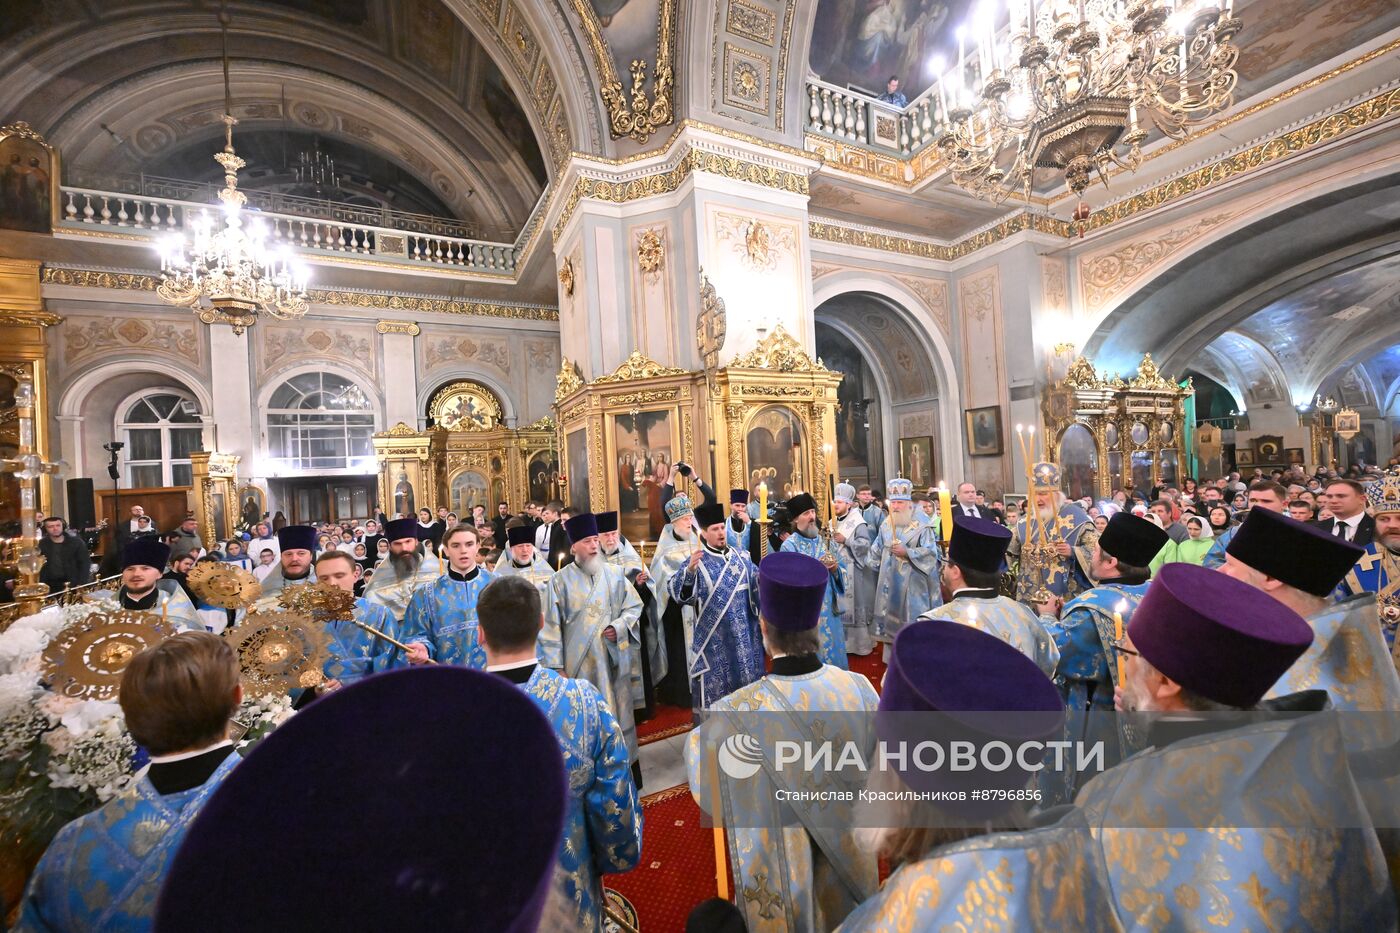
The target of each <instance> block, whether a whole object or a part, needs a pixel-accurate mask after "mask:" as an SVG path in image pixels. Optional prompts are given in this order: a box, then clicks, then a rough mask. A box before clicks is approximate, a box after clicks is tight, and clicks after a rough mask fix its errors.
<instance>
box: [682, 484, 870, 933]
mask: <svg viewBox="0 0 1400 933" xmlns="http://www.w3.org/2000/svg"><path fill="white" fill-rule="evenodd" d="M699 511H700V510H699V509H697V510H696V512H697V513H698V512H699ZM830 578H831V573H830V570H829V569H828V568H827V567H826V566H824V565H823V564H822V563H821V562H820V561H818V560H816V559H815V558H811V557H808V556H807V555H805V554H795V553H792V552H779V553H777V554H770V555H768V556H767V557H765V558H764V559H763V563H762V564H761V565H760V566H759V580H758V587H759V605H760V614H759V620H760V629H761V632H762V637H763V643H764V645H765V646H766V647H767V650H768V651H769V653H771V654H772V655H773V670H772V673H770V674H768V675H767V676H764V677H762V678H760V679H759V680H756V681H755V682H753V683H751V684H749V685H748V686H745V687H741V688H740V689H738V690H736V691H735V692H734V693H731V694H730V695H729V696H727V697H725V698H723V699H721V700H718V701H716V702H715V703H713V704H712V705H711V707H710V711H709V714H708V716H707V724H706V725H705V726H704V727H703V728H701V729H697V730H694V731H692V732H691V733H690V738H689V739H688V740H687V742H686V747H685V765H686V775H687V778H688V781H689V784H690V793H691V796H693V797H694V798H695V802H696V803H697V804H698V805H699V806H700V808H701V809H703V810H705V811H706V812H707V813H709V814H710V816H711V818H712V819H713V820H714V821H715V823H716V824H717V825H722V826H723V827H724V831H725V839H726V842H727V843H728V846H729V854H730V858H731V861H732V863H733V877H734V890H735V891H737V892H740V895H741V896H740V897H738V898H737V899H736V900H737V903H738V905H739V907H740V909H741V910H742V911H743V913H744V916H745V919H746V921H747V923H748V929H749V930H754V931H763V930H794V931H825V930H830V929H831V928H832V927H833V926H834V925H835V924H837V923H839V922H840V921H841V918H842V917H844V916H845V915H846V913H847V912H849V911H850V910H851V908H853V907H854V906H855V905H856V904H858V903H859V902H860V901H861V900H863V899H864V898H866V897H869V896H870V895H871V894H873V893H874V891H875V889H876V887H877V886H878V875H877V870H876V864H875V857H874V856H873V855H871V854H869V853H867V852H864V851H862V850H861V848H860V847H859V846H858V845H857V844H856V831H855V829H854V825H853V820H852V819H851V818H850V817H851V815H852V813H853V810H854V808H853V806H852V805H851V804H850V803H842V802H841V801H839V800H833V801H829V802H828V801H823V802H822V803H815V802H813V803H787V802H785V799H784V798H785V795H791V794H803V793H825V792H830V794H829V795H833V796H834V794H836V793H838V792H840V791H841V790H842V789H843V786H842V785H841V783H840V779H839V778H838V777H837V776H835V775H833V774H831V773H830V772H827V771H823V772H822V773H814V772H812V771H809V770H807V769H803V768H794V767H788V768H785V769H778V768H776V767H774V765H775V762H774V761H773V760H772V759H771V756H772V754H773V752H774V750H775V749H776V748H777V744H776V743H777V742H778V741H787V742H809V743H812V744H814V745H818V744H820V743H821V742H824V741H830V742H833V743H836V747H837V748H838V749H840V748H845V747H846V743H851V746H852V747H853V748H855V749H857V750H858V751H859V752H860V754H861V755H862V756H863V757H864V758H865V760H867V761H869V760H870V759H871V758H872V757H873V755H874V751H875V743H876V734H875V730H874V728H873V722H872V716H871V714H872V713H874V711H875V708H876V704H877V703H878V702H879V698H878V697H877V696H876V695H875V689H874V687H872V686H871V685H870V681H869V679H868V678H866V677H864V676H863V675H860V674H856V673H853V672H851V671H845V670H841V669H840V668H837V667H834V666H832V665H830V664H823V663H822V659H821V656H820V654H819V651H820V648H821V637H820V635H819V625H820V621H821V618H822V614H823V613H824V611H825V609H826V605H827V597H828V587H829V585H830ZM740 733H742V734H743V735H744V736H745V737H748V738H749V739H750V740H751V741H756V742H757V746H758V747H760V748H762V749H763V750H764V754H765V761H764V766H762V767H759V768H757V769H756V770H755V771H754V773H753V774H750V775H746V776H745V775H738V776H735V775H731V774H730V773H729V772H728V771H727V770H724V771H722V770H721V769H720V768H719V767H718V766H717V762H716V756H717V755H718V754H719V752H720V748H721V747H725V748H727V747H729V744H730V741H731V740H732V738H733V737H734V736H737V735H738V734H740Z"/></svg>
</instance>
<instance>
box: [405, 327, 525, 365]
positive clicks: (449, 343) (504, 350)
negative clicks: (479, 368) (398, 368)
mask: <svg viewBox="0 0 1400 933" xmlns="http://www.w3.org/2000/svg"><path fill="white" fill-rule="evenodd" d="M419 347H420V351H421V352H422V354H423V368H424V369H425V370H427V371H431V370H434V369H438V368H440V367H443V366H455V365H458V364H460V363H462V362H463V361H465V360H475V361H476V362H478V363H481V364H482V365H484V366H490V367H492V368H493V369H497V370H500V371H501V372H503V373H507V374H509V373H510V344H509V343H508V342H507V341H505V340H492V339H490V338H487V337H482V336H480V335H478V336H477V338H476V339H473V338H471V337H438V336H436V335H434V339H432V340H427V339H425V340H423V341H422V342H421V343H420V344H419Z"/></svg>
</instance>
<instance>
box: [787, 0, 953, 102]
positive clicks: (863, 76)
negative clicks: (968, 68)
mask: <svg viewBox="0 0 1400 933" xmlns="http://www.w3.org/2000/svg"><path fill="white" fill-rule="evenodd" d="M969 7H970V3H968V2H966V0H820V3H819V5H818V6H817V22H816V27H815V29H814V30H813V33H812V46H811V56H810V59H809V62H810V67H811V69H812V71H813V72H815V73H816V74H817V75H818V76H819V77H820V78H821V79H822V80H823V81H826V82H828V83H829V84H835V85H838V86H841V87H845V86H846V85H848V84H853V85H856V86H858V87H860V88H862V89H864V90H866V91H870V92H873V93H877V94H878V93H882V92H883V91H884V89H885V81H886V79H888V78H889V77H890V75H898V76H899V78H900V82H901V86H902V87H901V89H902V90H903V91H904V93H905V95H906V96H908V97H909V99H910V100H913V99H914V97H915V96H917V95H918V94H919V93H920V92H922V91H923V90H924V89H925V88H927V87H929V85H930V84H932V82H933V73H932V71H931V69H930V67H929V65H930V62H931V61H932V60H933V59H934V58H935V57H937V56H941V57H942V59H943V61H944V63H945V64H944V67H945V70H946V68H947V67H948V65H949V64H950V63H952V62H954V61H956V60H957V55H958V40H957V27H958V25H959V24H961V23H962V22H963V20H964V19H966V17H967V11H968V9H969Z"/></svg>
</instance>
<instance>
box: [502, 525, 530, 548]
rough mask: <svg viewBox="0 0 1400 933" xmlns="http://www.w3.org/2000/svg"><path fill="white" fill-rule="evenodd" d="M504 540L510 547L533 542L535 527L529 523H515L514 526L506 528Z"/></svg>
mask: <svg viewBox="0 0 1400 933" xmlns="http://www.w3.org/2000/svg"><path fill="white" fill-rule="evenodd" d="M506 541H508V542H509V543H510V546H511V547H515V546H516V545H517V544H534V543H535V529H533V528H531V527H530V526H529V525H516V526H515V527H514V528H507V529H506Z"/></svg>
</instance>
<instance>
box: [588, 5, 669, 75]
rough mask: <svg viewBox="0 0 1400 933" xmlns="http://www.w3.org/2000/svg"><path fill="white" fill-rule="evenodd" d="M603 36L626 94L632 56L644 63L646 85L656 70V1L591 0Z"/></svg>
mask: <svg viewBox="0 0 1400 933" xmlns="http://www.w3.org/2000/svg"><path fill="white" fill-rule="evenodd" d="M591 2H592V4H593V11H594V12H595V13H597V14H598V21H599V22H600V23H602V24H603V35H604V36H605V37H606V38H607V40H608V49H609V51H611V52H612V57H613V64H614V65H615V66H616V67H617V74H618V77H619V78H621V80H622V86H623V87H624V88H626V89H627V90H628V91H629V93H630V91H631V88H632V77H631V72H630V71H629V66H630V64H631V63H632V61H633V59H641V60H642V61H644V62H646V63H647V82H648V83H647V87H650V86H651V84H650V82H651V79H652V78H654V77H655V76H656V75H655V72H656V26H657V23H656V18H657V16H658V10H659V8H660V4H659V3H657V2H656V0H591Z"/></svg>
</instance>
